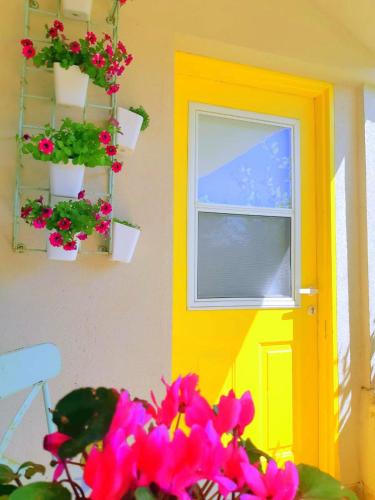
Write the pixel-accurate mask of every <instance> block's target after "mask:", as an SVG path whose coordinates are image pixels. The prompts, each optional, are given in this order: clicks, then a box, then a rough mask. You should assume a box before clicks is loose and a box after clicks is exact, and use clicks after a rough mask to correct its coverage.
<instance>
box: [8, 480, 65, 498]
mask: <svg viewBox="0 0 375 500" xmlns="http://www.w3.org/2000/svg"><path fill="white" fill-rule="evenodd" d="M70 499H71V494H70V493H69V491H68V490H67V489H66V488H64V487H63V486H61V484H59V483H32V484H28V485H27V486H22V487H21V488H17V489H16V490H14V491H13V492H12V493H11V495H10V496H9V500H70Z"/></svg>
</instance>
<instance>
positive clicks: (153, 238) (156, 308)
mask: <svg viewBox="0 0 375 500" xmlns="http://www.w3.org/2000/svg"><path fill="white" fill-rule="evenodd" d="M105 4H108V2H106V1H103V2H102V0H96V2H95V5H96V8H97V9H98V8H103V5H105ZM272 6H273V7H272ZM274 6H275V3H274V2H255V1H252V2H248V1H247V0H237V1H236V2H235V3H234V4H232V5H231V7H230V9H228V4H227V2H224V0H219V1H215V2H214V1H213V0H206V1H205V2H198V1H197V0H194V1H187V0H179V1H178V2H175V1H172V0H160V1H159V2H144V1H141V0H134V1H133V2H132V1H129V2H128V4H127V6H126V7H124V9H123V11H122V14H121V18H122V24H121V31H120V37H121V38H122V39H124V40H125V42H126V44H127V45H128V47H129V49H130V50H131V51H132V52H134V54H135V62H134V65H133V66H132V67H131V68H129V72H128V75H127V76H126V78H125V79H124V83H123V86H122V89H121V92H120V99H119V100H120V103H122V104H124V105H132V104H143V105H144V106H145V108H146V109H147V110H148V111H149V113H150V115H151V127H150V128H149V130H147V131H146V132H145V133H144V134H143V136H142V137H141V139H140V142H139V145H138V147H137V151H136V153H135V155H134V156H133V157H131V159H130V160H129V161H128V166H127V169H126V173H125V175H123V174H121V175H120V176H118V177H117V182H116V207H117V209H118V211H119V212H121V213H123V214H124V215H128V216H129V217H131V218H133V219H134V220H136V222H137V223H139V224H140V225H141V226H142V228H143V234H142V237H141V240H140V244H139V247H138V250H137V254H136V257H135V260H134V262H133V263H132V264H131V265H128V266H126V265H124V266H122V265H118V264H114V263H111V262H110V261H108V260H107V259H106V258H105V257H90V256H85V257H81V258H80V259H79V261H78V262H77V263H76V264H64V263H58V262H48V261H47V260H46V258H45V256H44V255H35V254H34V255H30V254H25V255H18V254H15V253H13V251H12V250H11V229H12V228H11V224H12V197H13V188H14V175H15V174H14V166H15V143H14V134H15V132H16V129H17V121H18V96H19V85H18V81H19V74H20V65H21V57H20V56H19V50H20V49H19V45H18V39H19V38H20V37H21V36H22V15H23V2H22V0H14V1H13V2H4V5H2V16H1V18H0V37H1V42H2V44H1V45H2V47H4V48H5V50H4V51H3V54H2V67H3V72H2V78H1V80H0V95H1V101H0V106H1V107H0V111H1V113H0V116H1V129H0V134H1V135H0V139H1V146H2V148H1V149H2V162H1V168H0V207H1V211H0V213H1V214H2V215H1V217H0V248H1V257H2V258H1V261H0V318H1V337H0V350H1V351H6V350H10V349H14V348H17V347H20V346H23V345H27V344H34V343H38V342H44V341H51V342H54V343H56V344H57V345H58V346H59V348H60V350H61V353H62V357H63V371H62V374H61V376H60V377H59V378H58V379H57V380H56V381H54V382H53V383H52V394H53V397H54V399H55V400H56V399H57V398H59V397H60V396H61V395H62V394H64V393H65V392H67V391H68V390H70V389H72V388H74V387H77V386H82V385H88V384H90V385H98V384H104V385H113V386H117V387H119V386H126V387H129V388H130V389H131V390H132V392H134V393H137V394H139V395H146V393H147V391H148V389H149V387H150V386H153V387H155V386H157V385H158V380H159V377H160V375H161V374H164V375H167V376H168V374H169V370H170V319H171V318H170V316H171V299H172V298H171V268H172V267H171V266H172V254H171V248H172V204H173V200H172V171H173V169H172V165H173V144H172V140H173V138H172V131H173V120H172V109H173V55H174V51H175V50H176V49H178V50H185V51H187V52H192V53H197V54H202V55H207V56H212V57H216V58H222V59H226V60H229V61H234V62H240V63H244V64H250V65H254V66H261V67H265V68H269V69H274V70H279V71H285V72H289V73H295V74H297V75H301V76H308V77H312V78H318V79H327V80H328V81H332V82H334V83H335V84H336V87H335V99H336V100H335V121H336V152H335V168H336V181H337V183H336V192H337V197H336V203H337V224H338V231H337V243H338V245H337V248H338V290H339V293H338V325H339V366H340V382H341V402H342V407H341V408H342V409H341V440H340V458H341V470H342V477H343V479H344V481H345V482H346V483H348V484H354V483H355V482H357V481H358V480H359V479H360V470H359V451H358V437H357V432H356V430H357V429H358V422H359V420H358V419H359V411H358V405H359V401H358V399H359V390H360V389H359V387H360V381H359V378H360V372H361V370H362V360H361V358H360V354H361V352H360V344H361V340H360V339H361V327H360V321H359V320H358V314H359V313H358V311H359V304H360V303H361V293H362V291H361V290H362V289H363V288H362V289H361V286H362V287H363V286H365V285H364V284H363V282H361V280H360V277H359V275H358V273H357V272H356V269H358V268H359V267H360V266H359V259H360V255H359V250H358V241H359V240H358V231H359V226H358V216H359V213H360V212H359V211H358V210H359V208H358V182H359V181H358V175H359V173H360V169H359V164H360V162H359V161H358V155H359V152H358V151H357V141H356V139H357V134H358V133H359V126H358V124H359V118H358V109H359V101H358V99H359V96H358V91H357V90H356V87H355V86H356V85H357V84H358V82H359V81H361V80H363V79H365V78H371V77H372V75H371V74H370V73H369V71H368V68H369V67H371V64H372V63H373V59H372V57H373V56H372V54H371V53H370V52H369V51H368V50H367V49H365V48H364V47H362V46H361V45H360V44H359V43H358V42H357V41H356V40H354V39H353V38H352V37H351V36H350V35H349V34H348V33H346V32H345V30H340V29H337V26H336V25H335V23H334V22H332V21H331V20H330V19H329V18H327V17H326V16H324V15H323V14H322V13H321V12H320V11H319V10H318V9H316V8H314V7H313V3H312V2H309V1H300V0H298V1H297V0H285V1H284V2H282V6H280V7H278V8H276V11H275V7H274ZM281 7H282V8H281ZM103 13H104V8H103ZM281 18H282V19H284V21H283V22H282V23H281V22H280V19H281ZM349 290H350V293H349ZM360 363H361V364H360ZM16 399H17V398H15V399H14V400H12V401H10V404H9V405H7V406H6V407H5V408H4V404H2V405H1V425H3V424H4V422H5V421H6V417H7V416H8V415H10V412H11V409H12V408H14V407H15V405H16ZM42 418H43V417H42V413H41V412H39V411H38V410H37V409H36V408H35V409H34V410H33V411H32V412H31V414H30V416H29V417H28V419H27V421H26V422H25V424H29V429H32V432H30V430H29V432H28V433H26V431H25V430H22V431H21V433H20V434H19V436H18V438H17V439H16V440H15V445H14V452H15V454H16V455H18V456H19V457H22V458H25V457H26V458H29V457H31V458H38V457H40V456H42V457H43V455H42V454H41V453H37V454H35V452H34V450H35V449H38V448H39V441H40V435H41V434H42V432H43V431H44V428H43V422H42ZM44 461H46V460H45V455H44Z"/></svg>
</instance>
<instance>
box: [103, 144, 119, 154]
mask: <svg viewBox="0 0 375 500" xmlns="http://www.w3.org/2000/svg"><path fill="white" fill-rule="evenodd" d="M105 151H106V153H107V155H108V156H114V155H115V154H117V148H116V146H107V147H106V148H105Z"/></svg>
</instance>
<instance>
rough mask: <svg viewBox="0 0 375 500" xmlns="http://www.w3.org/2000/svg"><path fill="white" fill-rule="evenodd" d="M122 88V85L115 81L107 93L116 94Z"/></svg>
mask: <svg viewBox="0 0 375 500" xmlns="http://www.w3.org/2000/svg"><path fill="white" fill-rule="evenodd" d="M119 89H120V85H119V84H118V83H114V84H113V85H111V86H110V87H109V89H108V90H107V94H108V95H112V94H116V92H118V91H119Z"/></svg>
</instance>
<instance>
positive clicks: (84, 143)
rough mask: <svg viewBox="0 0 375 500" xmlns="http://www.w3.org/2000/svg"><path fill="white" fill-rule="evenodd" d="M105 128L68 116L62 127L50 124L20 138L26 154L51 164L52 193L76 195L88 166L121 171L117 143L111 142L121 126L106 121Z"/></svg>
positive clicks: (71, 196)
mask: <svg viewBox="0 0 375 500" xmlns="http://www.w3.org/2000/svg"><path fill="white" fill-rule="evenodd" d="M105 127H106V128H105V129H103V128H99V127H96V126H95V125H93V124H92V123H78V122H73V121H72V120H71V119H70V118H65V119H64V120H63V121H62V123H61V126H60V128H59V129H53V128H52V127H50V126H49V125H47V126H46V127H45V128H44V131H43V132H42V133H41V134H38V135H34V136H30V135H28V134H25V135H24V136H23V137H22V138H19V140H20V143H21V149H22V152H23V153H24V154H31V155H32V156H33V158H34V159H35V160H41V161H48V162H49V163H50V189H51V194H54V195H57V196H66V197H69V198H76V197H77V196H78V193H79V192H80V191H81V190H82V185H83V179H84V173H85V167H88V168H95V167H111V168H112V170H113V171H114V172H119V171H120V170H121V168H122V163H121V162H119V161H117V160H116V154H117V146H116V145H114V144H111V142H113V141H112V138H113V136H114V134H116V133H117V132H118V131H119V129H118V128H117V127H116V126H115V125H113V123H109V122H108V123H106V124H105Z"/></svg>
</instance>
